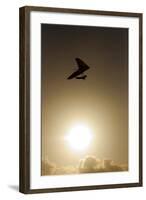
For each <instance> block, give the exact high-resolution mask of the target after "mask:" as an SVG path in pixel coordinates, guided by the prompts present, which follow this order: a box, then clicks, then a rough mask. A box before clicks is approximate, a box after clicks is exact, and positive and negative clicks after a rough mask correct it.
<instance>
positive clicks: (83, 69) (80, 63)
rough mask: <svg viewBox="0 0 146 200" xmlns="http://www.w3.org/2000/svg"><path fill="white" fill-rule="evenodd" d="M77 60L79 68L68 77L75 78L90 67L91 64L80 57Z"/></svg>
mask: <svg viewBox="0 0 146 200" xmlns="http://www.w3.org/2000/svg"><path fill="white" fill-rule="evenodd" d="M76 62H77V64H78V68H79V69H78V70H77V71H75V72H73V73H72V74H71V75H70V76H69V77H68V78H67V79H72V78H75V77H77V76H79V75H80V74H82V73H83V72H85V71H86V70H88V69H89V66H88V65H86V64H85V63H84V62H83V61H82V60H81V59H80V58H76Z"/></svg>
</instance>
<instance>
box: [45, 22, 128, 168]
mask: <svg viewBox="0 0 146 200" xmlns="http://www.w3.org/2000/svg"><path fill="white" fill-rule="evenodd" d="M76 57H79V58H81V59H82V60H83V61H84V62H85V63H86V64H88V65H89V66H90V69H89V70H88V71H87V72H85V74H86V75H87V79H86V80H77V79H72V80H67V77H68V76H69V75H71V74H72V73H73V72H74V71H75V70H77V63H76V61H75V58H76ZM41 60H42V61H41V66H42V71H41V79H42V80H41V92H42V98H41V106H42V159H48V160H50V161H52V162H55V163H57V164H59V165H70V164H71V165H76V163H77V162H78V160H79V159H80V158H81V157H83V156H85V155H95V156H96V157H97V158H100V159H111V160H114V161H115V162H117V163H120V164H125V163H128V29H122V28H102V27H84V26H69V25H51V24H50V25H49V24H42V25H41ZM80 122H81V123H83V124H87V125H88V127H90V129H91V131H92V133H93V140H92V142H91V144H90V146H89V148H88V149H86V150H85V151H84V152H75V151H73V150H72V149H71V148H70V147H69V145H68V144H67V141H66V140H65V139H64V138H65V135H66V134H67V133H68V132H69V130H70V129H71V128H72V127H73V126H74V125H75V124H77V123H80Z"/></svg>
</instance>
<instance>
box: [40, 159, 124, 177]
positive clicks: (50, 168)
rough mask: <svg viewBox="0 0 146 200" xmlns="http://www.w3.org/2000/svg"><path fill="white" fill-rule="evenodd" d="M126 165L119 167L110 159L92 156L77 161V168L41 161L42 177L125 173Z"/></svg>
mask: <svg viewBox="0 0 146 200" xmlns="http://www.w3.org/2000/svg"><path fill="white" fill-rule="evenodd" d="M127 170H128V165H127V164H125V165H120V164H117V163H115V162H114V161H113V160H110V159H102V160H101V159H98V158H97V157H95V156H94V155H87V156H85V158H82V159H80V160H79V162H78V165H77V166H73V165H66V166H61V165H57V166H56V164H55V163H53V162H50V161H49V160H44V161H42V175H63V174H79V173H97V172H117V171H127Z"/></svg>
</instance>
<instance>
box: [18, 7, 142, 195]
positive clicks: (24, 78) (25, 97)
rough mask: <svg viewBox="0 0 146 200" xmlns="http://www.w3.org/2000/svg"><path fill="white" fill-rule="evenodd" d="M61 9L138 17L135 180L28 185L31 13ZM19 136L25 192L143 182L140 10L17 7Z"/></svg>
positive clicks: (82, 12) (22, 186)
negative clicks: (49, 185) (107, 182)
mask: <svg viewBox="0 0 146 200" xmlns="http://www.w3.org/2000/svg"><path fill="white" fill-rule="evenodd" d="M32 11H40V12H56V13H57V12H60V13H73V14H80V15H82V14H88V15H105V16H119V17H120V16H126V17H133V18H135V17H136V18H138V19H139V181H138V182H137V183H124V184H110V185H94V186H93V185H92V186H91V185H88V186H78V187H63V188H62V187H60V188H44V189H30V126H31V124H30V13H31V12H32ZM19 13H20V76H19V77H20V90H19V93H20V124H19V125H20V134H19V137H20V140H19V160H20V162H19V166H20V167H19V169H20V175H19V177H20V179H19V185H20V186H19V191H20V192H22V193H25V194H32V193H45V192H65V191H80V190H96V189H106V188H123V187H139V186H142V14H141V13H130V12H129V13H128V12H112V11H95V10H80V9H67V8H48V7H34V6H25V7H21V8H20V12H19Z"/></svg>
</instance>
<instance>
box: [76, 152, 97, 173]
mask: <svg viewBox="0 0 146 200" xmlns="http://www.w3.org/2000/svg"><path fill="white" fill-rule="evenodd" d="M99 162H100V161H99V160H98V159H97V158H96V157H95V156H92V155H89V156H86V157H85V158H84V159H81V160H80V161H79V167H78V170H79V172H80V173H90V172H96V170H97V167H98V164H99Z"/></svg>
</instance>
